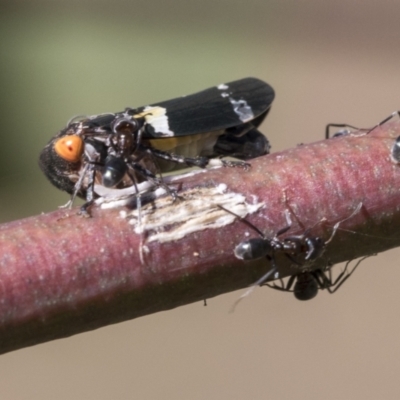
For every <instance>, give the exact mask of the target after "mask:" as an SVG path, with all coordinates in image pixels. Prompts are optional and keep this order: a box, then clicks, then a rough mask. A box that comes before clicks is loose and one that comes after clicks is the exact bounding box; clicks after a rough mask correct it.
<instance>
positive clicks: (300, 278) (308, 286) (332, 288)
mask: <svg viewBox="0 0 400 400" xmlns="http://www.w3.org/2000/svg"><path fill="white" fill-rule="evenodd" d="M368 257H369V256H365V257H362V258H361V259H360V260H359V261H357V263H356V265H355V266H354V267H353V269H352V270H351V271H350V272H348V273H347V274H346V272H347V269H348V266H349V264H350V262H351V261H352V260H350V261H348V262H347V263H346V266H345V267H344V270H343V271H342V272H341V273H340V274H339V275H338V277H337V278H336V279H335V280H334V281H332V270H331V267H330V268H328V275H327V274H326V272H325V271H324V270H322V269H316V270H314V271H303V272H300V273H298V274H295V275H292V276H291V277H290V278H289V280H288V281H287V283H286V285H285V284H284V282H283V280H282V279H281V286H278V285H276V284H275V283H273V284H272V285H271V284H269V283H266V282H265V283H263V284H262V286H268V287H270V288H271V289H275V290H280V291H282V292H293V293H294V296H295V297H296V299H297V300H311V299H313V298H314V297H315V296H316V295H317V294H318V291H319V290H324V289H326V290H327V291H328V292H329V293H330V294H333V293H335V292H336V291H337V290H338V289H339V288H340V287H341V286H342V285H343V283H344V282H346V281H347V279H349V278H350V276H351V275H352V274H353V273H354V271H355V270H356V269H357V267H358V266H359V265H360V263H361V262H362V261H364V260H365V259H366V258H368ZM293 283H294V287H293V290H292V286H293Z"/></svg>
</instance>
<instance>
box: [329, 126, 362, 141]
mask: <svg viewBox="0 0 400 400" xmlns="http://www.w3.org/2000/svg"><path fill="white" fill-rule="evenodd" d="M331 128H350V129H354V130H356V131H360V130H361V129H360V128H357V127H356V126H352V125H349V124H328V125H326V128H325V139H331V136H330V134H329V131H330V129H331ZM349 133H350V131H349V130H348V129H343V130H340V131H338V132H336V133H335V134H334V135H333V136H332V138H335V137H339V136H345V135H348V134H349Z"/></svg>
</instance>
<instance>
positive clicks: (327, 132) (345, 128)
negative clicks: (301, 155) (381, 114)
mask: <svg viewBox="0 0 400 400" xmlns="http://www.w3.org/2000/svg"><path fill="white" fill-rule="evenodd" d="M396 116H398V117H400V111H395V112H393V113H392V114H390V115H389V116H388V117H386V118H385V119H383V120H382V121H381V122H379V124H376V125H375V126H373V127H372V128H369V129H366V128H357V127H356V126H352V125H348V124H328V125H326V128H325V139H331V138H336V137H339V136H346V135H349V134H350V133H351V132H352V130H355V131H364V132H365V134H369V133H371V132H372V131H374V130H375V129H376V128H379V127H380V126H382V125H383V124H385V123H386V122H388V121H390V120H391V119H392V118H394V117H396ZM331 128H343V129H340V130H338V131H337V132H335V133H334V134H333V135H332V136H330V130H331Z"/></svg>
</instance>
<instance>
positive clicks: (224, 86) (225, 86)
mask: <svg viewBox="0 0 400 400" xmlns="http://www.w3.org/2000/svg"><path fill="white" fill-rule="evenodd" d="M217 89H218V90H226V89H229V86H228V85H225V83H221V84H220V85H218V86H217Z"/></svg>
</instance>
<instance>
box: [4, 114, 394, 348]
mask: <svg viewBox="0 0 400 400" xmlns="http://www.w3.org/2000/svg"><path fill="white" fill-rule="evenodd" d="M399 135H400V123H398V122H396V123H388V124H385V125H384V126H383V127H382V128H379V129H376V130H375V131H374V132H373V133H372V134H369V135H358V136H355V135H351V136H347V137H341V138H335V139H330V140H325V141H321V142H317V143H313V144H310V145H304V146H298V147H296V148H293V149H289V150H287V151H283V152H280V153H274V154H272V155H269V156H265V157H261V158H259V159H256V160H254V161H253V162H252V167H251V168H250V169H249V170H247V171H244V170H241V169H237V168H229V169H228V168H220V169H215V170H211V171H208V172H206V173H202V174H198V175H194V176H192V177H190V178H187V179H183V180H182V183H181V185H180V188H179V191H180V192H184V191H185V190H187V189H188V188H193V187H197V186H201V187H205V186H213V187H214V186H216V185H218V184H221V183H224V184H226V186H227V191H228V192H236V193H241V194H244V195H245V196H246V198H247V200H248V202H250V203H251V202H252V201H254V199H257V200H258V201H263V202H264V203H265V206H264V207H263V208H261V209H260V210H259V211H258V212H257V213H254V214H252V215H250V216H249V217H248V219H249V220H250V221H251V222H252V223H253V224H255V225H256V226H257V227H259V228H260V229H261V230H262V231H263V232H265V234H266V235H267V236H268V235H269V236H271V237H272V236H273V235H274V234H275V233H276V232H277V231H278V230H279V229H281V228H282V227H284V226H285V225H286V222H285V221H286V220H285V214H284V213H285V210H287V209H290V210H291V213H292V219H293V222H294V223H293V227H292V229H290V231H289V232H288V234H290V235H293V234H300V233H302V232H304V230H305V229H308V228H312V233H313V234H315V235H320V236H323V237H324V238H325V240H326V239H327V238H329V236H330V234H331V232H332V226H333V225H334V224H335V223H336V222H338V221H340V220H343V219H345V218H347V217H349V215H351V213H352V212H353V210H355V209H356V207H357V206H358V205H359V204H360V203H362V204H363V207H362V209H361V211H360V212H359V213H357V214H356V215H354V216H353V217H352V218H350V219H348V220H347V221H345V222H344V223H343V224H342V225H341V228H346V229H348V230H352V231H356V232H357V233H350V232H346V231H342V230H339V231H338V233H337V235H336V236H335V238H334V240H333V241H332V242H331V243H329V245H328V246H327V251H326V253H325V256H324V257H321V258H320V259H319V260H318V262H317V263H316V267H318V266H322V265H326V264H327V261H328V260H329V261H331V262H333V263H336V262H340V261H344V260H348V259H352V258H356V257H359V256H362V255H366V254H371V253H375V252H380V251H384V250H387V249H389V248H392V247H396V246H398V245H399V244H400V234H399V233H398V230H399V225H398V222H399V220H400V165H397V164H395V163H394V162H393V161H391V159H390V150H391V146H392V145H393V143H394V139H395V138H396V137H397V136H399ZM285 196H286V201H285ZM119 211H120V210H117V209H113V210H100V209H94V210H93V212H92V214H93V218H82V217H79V216H77V215H76V209H74V210H59V211H55V212H52V213H49V214H47V215H40V216H36V217H32V218H28V219H25V220H20V221H15V222H11V223H8V224H4V225H2V226H0V353H5V352H8V351H12V350H16V349H19V348H23V347H26V346H31V345H34V344H37V343H42V342H45V341H49V340H54V339H58V338H62V337H66V336H70V335H74V334H77V333H80V332H84V331H88V330H91V329H96V328H99V327H101V326H105V325H108V324H113V323H117V322H121V321H125V320H128V319H132V318H136V317H139V316H143V315H147V314H151V313H154V312H158V311H162V310H168V309H171V308H174V307H177V306H181V305H184V304H189V303H192V302H195V301H199V300H202V299H206V298H210V297H214V296H217V295H219V294H222V293H226V292H230V291H233V290H237V289H240V288H244V287H247V286H248V285H250V284H252V283H254V282H255V281H256V280H257V279H258V278H259V277H260V276H262V275H263V274H265V273H266V272H267V271H268V269H270V268H271V266H270V264H269V263H268V261H267V260H259V261H253V262H243V261H240V260H238V259H236V258H235V257H234V254H233V250H234V248H235V246H236V245H237V244H238V243H240V242H241V241H243V240H245V239H247V238H248V237H256V236H257V233H256V232H252V231H251V229H250V228H249V227H248V226H246V225H245V224H244V223H243V222H242V221H240V220H236V221H235V222H234V223H231V224H228V225H225V226H223V227H221V228H218V229H203V230H199V231H197V232H195V233H192V234H188V235H186V236H185V237H183V238H182V239H180V240H176V241H171V242H166V243H159V242H157V241H154V242H151V243H147V242H146V237H145V235H144V244H145V245H146V246H147V247H148V250H149V251H148V252H145V253H144V262H143V263H142V262H141V260H140V251H139V248H140V243H141V242H140V241H141V237H140V235H138V234H136V233H135V232H134V229H133V226H132V225H130V224H129V223H127V221H126V220H125V219H123V218H121V216H120V213H119ZM322 219H325V220H326V222H324V223H319V222H321V220H322ZM246 232H249V233H250V236H246V234H245V233H246ZM277 264H278V266H279V269H280V271H279V273H280V276H285V275H290V274H293V273H295V272H296V271H295V269H293V266H292V267H290V262H289V261H288V260H286V259H285V258H284V257H278V258H277ZM227 311H228V310H227Z"/></svg>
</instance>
